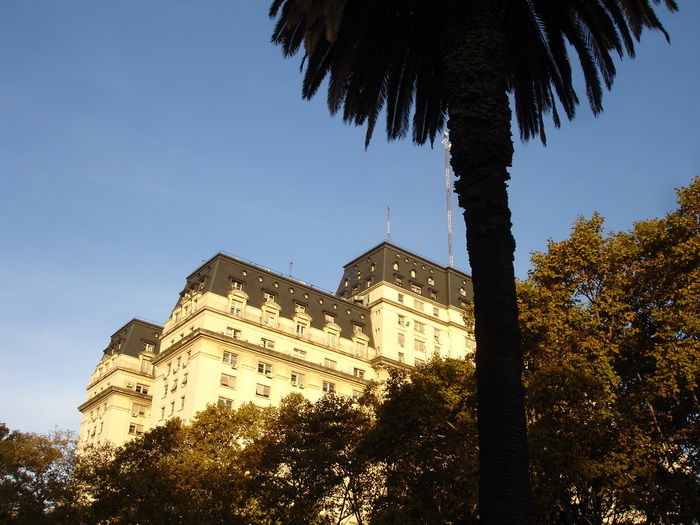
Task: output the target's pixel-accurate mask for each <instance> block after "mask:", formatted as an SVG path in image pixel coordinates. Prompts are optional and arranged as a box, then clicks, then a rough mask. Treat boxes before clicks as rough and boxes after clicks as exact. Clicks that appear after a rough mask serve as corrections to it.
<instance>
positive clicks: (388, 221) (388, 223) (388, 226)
mask: <svg viewBox="0 0 700 525" xmlns="http://www.w3.org/2000/svg"><path fill="white" fill-rule="evenodd" d="M386 240H387V242H391V207H390V206H387V207H386Z"/></svg>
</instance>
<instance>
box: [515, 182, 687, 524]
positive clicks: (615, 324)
mask: <svg viewBox="0 0 700 525" xmlns="http://www.w3.org/2000/svg"><path fill="white" fill-rule="evenodd" d="M699 195H700V179H696V180H694V181H693V182H692V184H691V186H690V187H689V188H687V189H683V190H680V191H679V209H678V210H676V211H674V212H671V213H669V214H668V215H667V216H666V217H663V218H660V219H654V220H648V221H643V222H639V223H637V224H635V226H634V228H633V229H632V230H631V231H629V232H618V233H606V232H604V231H603V220H602V218H601V217H599V216H598V215H594V216H593V217H592V218H591V219H588V220H586V219H583V218H581V219H579V221H578V222H577V223H576V224H575V225H574V228H573V231H572V234H571V237H570V238H569V239H567V240H565V241H562V242H559V243H550V245H549V247H548V251H547V253H545V254H536V255H535V256H534V257H533V265H534V267H533V269H532V271H531V272H530V275H529V277H528V279H527V280H526V281H525V282H524V283H520V290H519V298H520V309H521V328H522V333H523V346H524V349H525V354H526V355H525V361H526V365H527V366H526V374H525V383H526V389H527V393H528V415H529V420H530V441H531V450H532V455H533V458H532V459H533V475H534V478H535V479H534V482H535V486H536V487H537V507H538V515H539V519H540V520H542V521H543V522H555V521H557V520H563V521H571V520H573V521H578V520H584V519H586V520H590V521H593V522H595V521H596V520H602V519H603V518H604V517H605V516H615V515H617V516H620V518H619V519H622V517H621V516H624V515H626V513H627V514H630V513H631V514H630V515H641V516H646V519H648V520H649V522H654V523H656V522H660V521H663V522H667V523H688V522H692V520H693V519H696V518H697V516H698V515H699V514H698V513H699V512H700V508H698V507H697V505H696V504H695V503H681V502H682V501H686V502H691V501H692V502H696V501H698V499H697V492H698V491H699V490H700V483H698V474H700V468H699V467H700V465H699V464H698V457H699V453H700V440H699V439H698V438H699V437H700V436H699V432H698V430H699V426H698V425H699V424H700V403H699V401H698V394H699V392H700V390H699V385H700V323H699V319H700V288H699V283H700V249H699V248H700V244H699V242H700V235H699V233H700V229H699V228H698V224H699V223H698V217H699V214H698V212H700V198H699ZM574 502H577V503H576V504H574Z"/></svg>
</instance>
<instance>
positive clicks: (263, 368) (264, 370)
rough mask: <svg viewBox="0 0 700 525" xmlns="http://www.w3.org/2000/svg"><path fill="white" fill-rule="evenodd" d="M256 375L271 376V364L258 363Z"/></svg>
mask: <svg viewBox="0 0 700 525" xmlns="http://www.w3.org/2000/svg"><path fill="white" fill-rule="evenodd" d="M258 374H265V375H266V376H271V375H272V364H270V363H264V362H262V361H259V362H258Z"/></svg>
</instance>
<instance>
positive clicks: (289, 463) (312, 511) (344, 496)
mask: <svg viewBox="0 0 700 525" xmlns="http://www.w3.org/2000/svg"><path fill="white" fill-rule="evenodd" d="M269 423H270V424H269V425H268V426H267V428H266V429H265V432H264V434H262V435H261V436H260V438H259V439H257V440H256V441H255V443H254V444H253V450H254V454H251V455H250V456H249V457H251V456H252V457H253V458H254V459H255V461H254V463H252V464H249V465H248V468H250V470H251V474H250V475H251V478H252V490H253V493H254V494H255V495H256V498H257V499H258V501H259V505H260V506H261V512H262V513H263V514H264V515H265V516H266V518H267V520H269V523H309V524H313V523H341V522H342V521H343V519H344V518H346V517H347V516H349V515H351V514H357V515H358V518H360V519H362V512H363V504H362V496H363V494H364V493H365V491H366V490H367V489H368V488H369V485H368V481H369V477H368V476H367V475H366V474H365V468H366V467H367V463H366V462H365V461H363V458H362V456H361V455H359V454H358V453H357V450H356V449H357V446H358V443H359V442H360V440H361V438H362V436H364V434H365V433H366V431H367V428H368V425H369V423H370V414H369V412H368V411H367V410H365V409H363V408H362V407H359V406H357V405H356V404H355V403H354V402H353V400H351V399H347V398H342V397H338V396H334V395H326V396H324V397H323V398H321V399H320V400H319V401H317V402H315V403H311V402H310V401H308V400H307V399H305V398H303V397H302V396H301V395H298V394H297V395H290V396H288V397H286V398H285V399H284V400H283V401H282V403H281V405H280V407H279V409H276V410H275V411H274V414H273V416H272V417H271V418H270V422H269Z"/></svg>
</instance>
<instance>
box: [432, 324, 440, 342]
mask: <svg viewBox="0 0 700 525" xmlns="http://www.w3.org/2000/svg"><path fill="white" fill-rule="evenodd" d="M440 335H442V334H441V333H440V330H438V329H437V328H436V329H435V331H434V332H433V340H434V341H435V342H436V343H438V344H439V343H440Z"/></svg>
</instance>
